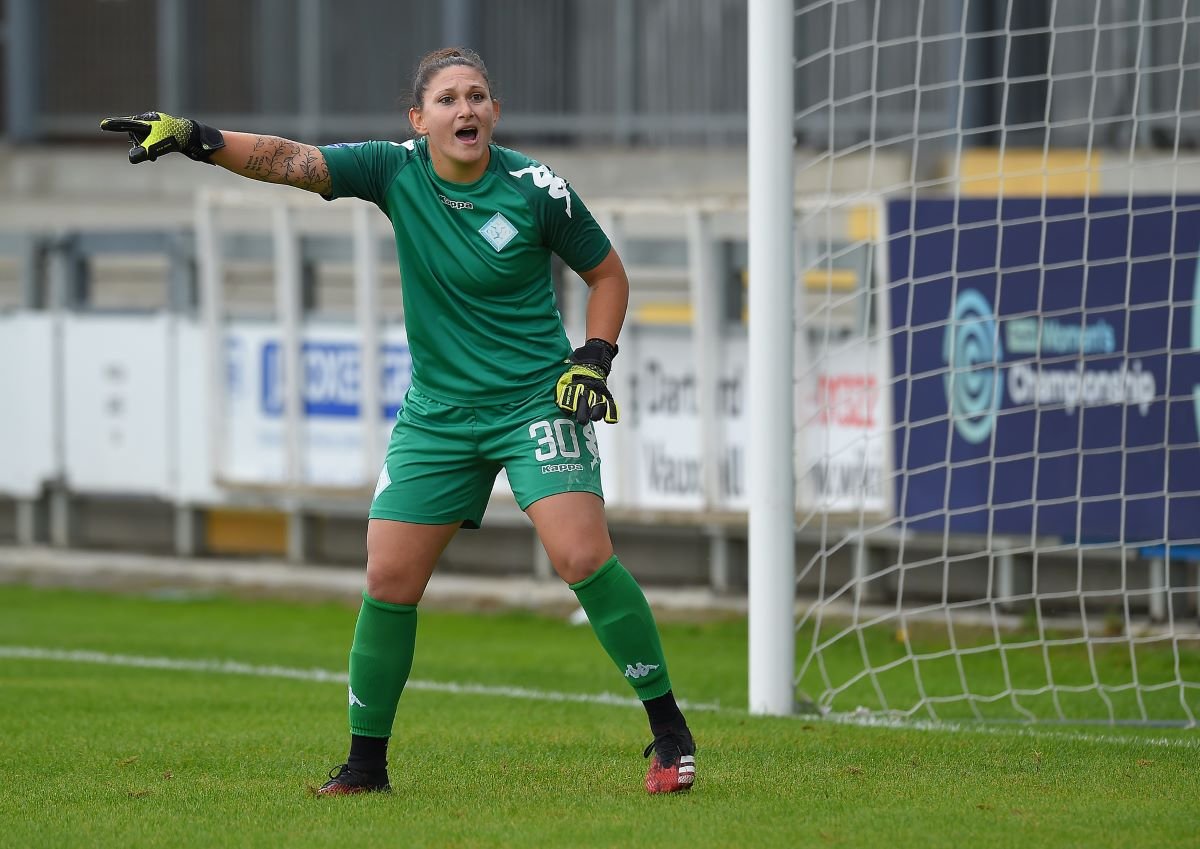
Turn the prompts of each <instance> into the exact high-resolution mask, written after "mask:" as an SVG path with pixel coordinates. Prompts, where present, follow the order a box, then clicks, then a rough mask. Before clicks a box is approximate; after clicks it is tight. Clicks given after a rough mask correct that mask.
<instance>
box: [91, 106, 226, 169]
mask: <svg viewBox="0 0 1200 849" xmlns="http://www.w3.org/2000/svg"><path fill="white" fill-rule="evenodd" d="M100 129H102V130H108V131H109V132H114V133H129V141H130V142H131V143H132V144H133V147H131V148H130V149H129V161H130V162H132V163H133V164H134V165H137V164H138V163H139V162H145V161H146V160H150V161H151V162H153V161H154V160H156V159H158V157H160V156H162V155H163V154H164V153H174V152H175V151H178V152H179V153H182V154H183V155H184V156H186V157H188V158H189V159H194V160H196V161H197V162H208V158H209V157H210V156H212V155H213V152H214V151H217V150H220V149H221V148H223V147H224V146H225V137H224V136H222V135H221V131H220V130H218V129H215V128H213V127H209V126H206V125H204V124H201V123H199V122H198V121H193V120H191V119H190V118H176V117H174V116H173V115H168V114H167V113H166V112H142V113H140V114H138V115H127V116H125V117H122V118H105V119H104V120H103V121H101V122H100Z"/></svg>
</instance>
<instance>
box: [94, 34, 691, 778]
mask: <svg viewBox="0 0 1200 849" xmlns="http://www.w3.org/2000/svg"><path fill="white" fill-rule="evenodd" d="M412 97H413V100H412V103H413V105H412V107H411V108H410V109H409V112H408V117H409V120H410V122H411V123H412V126H413V129H414V130H415V131H416V139H415V140H413V141H407V142H404V143H403V144H400V143H396V142H388V141H368V142H360V143H355V144H334V145H329V146H326V147H314V146H310V145H307V144H300V143H298V142H294V141H288V140H286V139H281V138H276V137H273V136H263V135H255V134H250V133H235V132H225V131H220V130H216V129H213V128H211V127H207V126H204V125H203V124H200V123H197V122H195V121H191V120H188V119H185V118H174V117H171V116H169V115H166V114H163V113H160V112H146V113H143V114H140V115H134V116H130V117H124V118H107V119H105V120H104V121H103V122H102V123H101V127H102V128H103V129H105V130H112V131H116V132H120V133H128V134H129V136H130V139H131V141H132V148H131V150H130V151H129V159H130V161H131V162H133V163H138V162H143V161H146V160H149V161H153V160H155V159H157V158H158V157H159V156H162V155H164V154H167V153H171V152H179V153H183V154H184V155H186V156H188V157H190V158H192V159H195V160H198V161H202V162H210V163H212V164H215V165H220V166H221V167H223V168H226V169H228V170H230V171H233V172H234V173H236V174H241V175H242V176H245V177H250V178H252V179H256V180H265V181H267V182H272V183H284V184H287V185H290V186H296V187H297V188H301V189H306V190H308V191H311V192H316V193H318V194H320V195H322V196H323V197H325V198H326V199H333V198H338V197H358V198H362V199H364V200H368V201H371V202H372V203H374V204H376V205H377V206H379V208H380V209H381V210H382V211H383V212H384V214H386V215H387V216H388V218H390V219H391V221H392V226H393V228H394V229H395V235H396V252H397V254H398V256H399V261H400V272H401V277H402V280H403V299H404V313H405V326H406V329H407V333H408V344H409V348H410V351H411V354H412V387H411V389H410V390H409V391H408V394H407V396H406V397H405V402H404V406H403V408H402V409H401V411H400V413H399V415H398V417H397V419H396V424H395V426H394V428H393V430H392V436H391V440H390V443H389V445H388V449H387V456H386V459H385V462H384V464H383V469H382V471H381V472H380V474H379V481H378V484H377V486H376V488H375V496H374V499H373V501H372V504H371V510H370V518H369V521H368V524H367V570H366V589H365V591H364V593H363V604H362V607H361V608H360V610H359V614H358V622H357V625H356V627H355V631H354V640H353V644H352V647H351V649H350V687H349V703H350V706H349V714H350V732H351V741H350V753H349V757H348V758H347V761H346V763H345V764H343V765H341V766H340V767H338V768H335V769H334V770H332V771H331V772H330V778H329V781H328V782H327V783H325V784H324V785H323V786H322V787H321V788H320V789H319V790H318V793H320V794H326V795H332V794H344V793H359V792H364V791H372V790H386V789H388V788H389V784H388V774H387V745H388V740H389V738H390V736H391V734H392V726H393V722H394V720H395V716H396V710H397V703H398V701H399V699H400V694H401V692H402V691H403V689H404V685H405V682H406V680H407V678H408V674H409V670H410V668H411V665H412V658H413V646H414V641H415V637H416V627H417V604H418V602H420V600H421V596H422V595H423V593H424V592H425V586H426V584H427V583H428V581H429V578H430V575H431V574H432V573H433V570H434V567H435V565H436V564H437V560H438V557H439V556H440V555H441V553H442V551H443V550H444V549H445V547H446V545H447V544H448V543H449V542H450V539H451V538H452V537H453V536H454V534H455V533H456V532H457V531H458V529H459V528H460V527H476V528H477V527H479V524H480V522H481V521H482V519H483V513H484V509H485V507H486V506H487V503H488V497H489V495H490V493H491V491H492V484H493V482H494V480H495V478H496V475H497V474H498V473H499V471H500V469H505V470H506V472H507V474H508V479H509V482H510V483H511V485H512V490H513V493H514V494H515V496H516V499H517V503H518V504H519V505H520V507H521V509H522V510H524V511H525V512H526V514H527V515H528V516H529V518H530V520H532V522H533V525H534V527H535V528H536V530H537V534H538V537H539V539H540V541H541V543H542V545H543V546H544V547H545V549H546V552H547V554H548V555H549V557H550V562H551V563H552V564H553V566H554V569H555V571H556V572H557V573H558V574H559V576H560V577H561V578H562V579H563V580H564V581H566V582H567V583H568V584H569V585H570V587H571V589H572V590H574V592H575V594H576V596H577V597H578V599H579V603H580V605H581V606H582V607H583V609H584V611H585V612H586V613H587V615H588V619H589V621H590V622H591V624H592V627H593V629H594V630H595V632H596V636H597V637H598V638H599V640H600V643H601V645H602V646H603V647H604V649H605V651H607V652H608V654H609V656H610V657H611V658H612V659H613V661H614V662H615V663H616V665H617V668H618V670H619V671H620V672H621V673H622V674H623V675H624V676H625V678H626V680H627V681H628V682H629V684H630V685H631V686H632V687H633V689H634V690H635V691H636V693H637V695H638V697H639V699H641V701H642V704H643V705H644V706H645V708H646V713H647V715H648V718H649V723H650V730H651V733H652V734H653V738H654V739H653V742H652V743H651V744H650V745H649V746H648V747H647V748H646V751H645V753H644V754H645V756H646V757H651V756H653V757H652V759H651V761H650V768H649V771H648V773H647V775H646V780H645V787H646V790H647V791H648V792H650V793H664V792H671V791H676V790H686V789H688V788H689V787H691V785H692V783H693V781H694V778H695V762H694V754H695V744H694V743H693V741H692V735H691V732H690V731H689V730H688V727H687V723H686V722H685V721H684V717H683V714H682V713H681V712H680V710H679V707H678V705H677V704H676V702H675V697H674V695H673V693H672V690H671V682H670V679H669V678H668V676H667V663H666V660H665V658H664V657H663V650H662V646H661V644H660V640H659V635H658V628H657V625H656V624H655V621H654V617H653V615H652V613H651V611H650V607H649V605H648V604H647V603H646V598H645V595H644V594H643V593H642V590H641V588H640V587H639V586H638V584H637V583H636V581H635V580H634V579H633V577H632V576H631V575H630V574H629V572H627V571H626V570H625V567H624V566H622V565H621V562H620V561H619V560H618V559H617V557H616V555H615V554H614V553H613V546H612V541H611V539H610V537H609V531H608V524H607V520H606V518H605V513H604V502H603V492H602V490H601V487H600V455H599V453H598V449H597V445H596V434H595V432H594V430H593V428H594V426H595V424H596V423H597V422H607V423H610V424H615V423H616V422H617V420H618V410H617V404H616V402H615V400H614V399H613V396H612V393H611V392H610V391H609V389H608V387H607V385H606V381H607V378H608V375H609V369H610V368H611V366H612V361H613V358H614V357H615V356H616V355H617V335H618V333H619V332H620V330H621V325H622V323H623V321H624V318H625V311H626V307H627V305H628V300H629V281H628V279H627V277H626V275H625V270H624V267H623V266H622V264H621V260H620V258H619V257H618V256H617V253H616V251H614V250H613V248H612V246H611V245H610V244H609V241H608V238H607V237H606V236H605V235H604V232H603V231H602V230H601V229H600V227H599V226H598V225H597V224H596V222H595V220H594V219H593V218H592V216H591V214H590V213H589V212H588V210H587V207H585V206H584V204H583V203H582V201H580V199H579V197H578V196H577V195H576V194H575V192H574V190H572V189H571V187H570V186H569V185H568V184H567V183H566V182H565V181H564V180H562V179H561V178H560V177H557V176H556V175H555V174H554V173H553V172H552V171H550V170H549V169H548V168H546V167H545V166H543V165H541V164H539V163H537V162H534V161H533V160H531V159H529V158H528V157H527V156H524V155H522V154H520V153H518V152H516V151H514V150H509V149H507V148H503V147H499V146H497V145H495V144H492V143H491V139H492V130H493V128H494V127H495V124H496V122H497V120H498V119H499V117H500V103H499V101H497V100H496V99H495V98H494V97H493V96H492V89H491V83H490V80H489V78H488V73H487V69H486V68H485V66H484V64H483V61H482V60H481V59H480V58H479V56H478V55H477V54H475V53H474V52H472V51H470V50H466V49H454V48H451V49H445V50H439V51H436V52H434V53H430V54H429V55H427V56H425V57H424V58H423V59H422V60H421V62H420V64H419V66H418V68H417V71H416V75H415V78H414V81H413V92H412ZM551 254H557V255H558V256H559V257H561V258H562V259H563V260H564V261H565V262H566V263H567V265H569V266H570V267H571V268H572V269H574V270H575V271H576V272H577V273H578V274H579V275H580V276H581V277H582V278H583V279H584V281H585V282H586V283H587V285H588V288H589V297H588V305H587V340H586V342H585V343H584V344H583V345H582V346H580V347H578V348H576V349H575V350H574V351H572V350H571V346H570V344H569V343H568V341H567V336H566V333H565V331H564V329H563V325H562V319H561V317H560V315H559V313H558V309H557V306H556V304H555V298H554V288H553V279H552V275H551ZM541 683H543V684H544V685H545V686H546V687H547V688H549V689H555V672H554V670H553V669H547V670H546V672H545V678H544V680H543V681H542V682H541Z"/></svg>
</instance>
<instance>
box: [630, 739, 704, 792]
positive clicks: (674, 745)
mask: <svg viewBox="0 0 1200 849" xmlns="http://www.w3.org/2000/svg"><path fill="white" fill-rule="evenodd" d="M651 752H653V753H654V757H653V758H652V759H651V760H650V771H649V772H647V773H646V792H647V793H674V792H676V791H679V790H689V789H691V786H692V785H693V784H694V783H695V782H696V743H695V742H694V741H693V740H692V732H691V731H689V730H688V727H687V726H686V725H682V726H679V727H678V728H673V729H671V730H670V731H665V732H663V733H662V734H655V735H654V742H653V743H651V744H650V745H649V746H647V747H646V751H644V752H642V757H646V758H649V757H650V754H651Z"/></svg>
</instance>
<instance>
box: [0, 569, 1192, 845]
mask: <svg viewBox="0 0 1200 849" xmlns="http://www.w3.org/2000/svg"><path fill="white" fill-rule="evenodd" d="M354 617H355V609H354V608H353V607H352V606H348V605H344V604H332V603H327V604H316V603H284V602H277V601H263V600H256V601H247V600H237V599H229V598H196V597H192V598H188V597H175V598H165V597H158V598H156V597H151V596H118V595H106V594H95V593H80V592H69V591H61V590H41V589H31V588H25V587H0V753H2V755H3V762H4V764H5V780H4V783H5V790H4V791H3V792H0V824H3V827H2V828H0V846H4V847H7V846H13V847H18V846H20V847H26V846H46V847H60V846H61V847H74V846H89V847H108V846H111V847H138V846H166V847H213V846H220V847H236V846H246V847H273V846H279V847H285V846H286V847H322V846H331V847H332V846H336V847H367V846H392V845H396V846H406V847H407V846H438V847H447V846H463V847H469V846H470V847H473V846H514V847H515V846H519V847H542V846H547V847H549V846H554V847H557V846H572V847H573V846H580V847H591V846H613V847H619V846H646V845H664V844H669V845H683V846H693V847H699V846H753V847H769V846H788V847H796V846H844V847H876V846H878V847H888V849H895V847H898V846H924V847H930V846H946V847H962V846H970V847H972V849H980V847H989V846H1014V847H1015V846H1021V847H1026V846H1089V847H1104V846H1113V847H1123V846H1130V845H1135V844H1136V845H1146V846H1155V847H1171V846H1194V845H1195V841H1196V824H1197V816H1196V804H1197V802H1196V800H1197V798H1200V777H1198V776H1200V769H1198V764H1200V742H1198V741H1197V740H1196V739H1195V736H1194V732H1193V731H1187V730H1179V729H1176V730H1170V729H1168V730H1164V729H1146V730H1137V729H1127V728H1116V729H1112V728H1107V727H1100V728H1097V727H1086V728H1066V727H1062V726H1054V727H1043V726H1036V727H1034V728H1027V727H1015V726H994V725H993V726H988V727H986V728H981V729H975V728H970V727H958V728H949V729H946V730H922V729H917V728H884V727H860V726H855V725H846V724H837V723H833V722H828V721H822V720H813V719H805V718H789V719H779V718H763V717H752V716H749V715H747V714H746V713H745V712H744V706H745V701H746V680H745V679H746V672H745V667H746V623H745V622H744V621H739V620H726V621H711V622H705V623H700V624H683V623H674V622H666V623H664V624H663V628H662V632H663V641H664V644H665V646H666V649H667V656H668V660H669V662H670V663H671V669H672V679H673V681H674V683H675V686H676V690H677V692H678V693H679V695H680V696H681V697H683V698H685V699H687V700H689V701H691V702H694V703H697V704H701V705H704V706H706V707H708V708H712V707H713V706H716V705H719V706H720V708H719V709H715V710H714V709H704V710H693V711H692V712H691V713H690V715H689V719H690V723H691V725H692V729H693V731H694V732H695V734H696V738H697V743H698V746H699V751H698V756H697V762H698V778H697V784H696V787H695V789H694V790H693V791H692V792H690V793H688V794H679V795H674V796H668V797H650V796H647V795H646V794H645V792H644V791H643V790H642V787H641V780H642V776H643V775H644V772H645V761H643V760H642V758H641V749H642V747H643V746H644V745H645V744H646V743H647V742H648V741H649V734H648V731H647V729H646V725H645V719H644V714H643V713H642V711H641V710H640V709H639V708H638V707H637V705H636V704H627V703H616V704H604V703H591V702H580V701H562V700H559V701H555V700H550V699H546V698H536V697H529V695H530V694H528V693H527V694H526V695H525V696H520V695H519V694H516V693H514V690H515V689H518V688H519V689H524V690H526V691H543V692H544V691H556V692H559V693H566V694H577V695H578V694H590V695H596V694H604V693H608V694H612V695H615V696H619V697H621V698H623V699H624V698H627V697H628V696H629V694H630V691H629V690H628V688H627V687H625V686H624V683H623V681H622V679H621V678H620V676H619V674H618V673H617V672H616V671H615V670H614V669H613V668H612V667H611V665H610V663H609V661H608V659H607V658H606V657H605V656H604V655H603V653H602V651H601V649H600V648H599V646H598V645H597V644H596V642H595V640H594V638H593V637H592V635H591V633H590V631H589V630H588V629H587V628H586V627H583V628H580V627H574V626H571V625H569V624H567V623H566V622H564V621H561V620H555V619H549V618H541V617H537V616H534V615H530V614H511V613H504V614H500V613H495V614H487V615H483V614H480V615H466V614H452V613H445V612H436V611H430V612H422V618H421V625H420V630H419V633H418V640H417V659H416V663H415V665H414V668H413V679H414V681H416V682H422V683H423V685H424V686H422V687H420V688H418V687H414V688H412V689H410V690H409V691H408V692H406V693H405V695H404V697H403V699H402V700H401V706H400V714H399V718H398V720H397V723H396V733H395V736H394V737H393V739H392V744H391V776H392V784H393V787H394V788H395V790H394V792H393V793H391V794H380V795H372V796H369V797H352V798H339V799H319V798H315V797H313V796H312V795H311V793H310V790H309V788H310V787H311V786H313V785H316V784H319V783H320V782H321V781H322V780H323V778H324V775H325V772H326V771H327V770H328V769H329V768H330V767H332V766H334V765H336V764H338V763H340V761H341V759H342V757H343V755H344V753H345V747H346V741H347V738H346V730H345V722H346V718H345V714H346V707H345V705H346V696H345V685H344V683H340V682H339V681H338V680H337V676H338V675H340V674H342V673H343V671H344V669H345V659H346V651H347V649H348V643H349V639H350V636H351V632H352V628H353V623H354ZM18 646H22V647H27V648H32V649H37V650H38V651H39V652H42V653H43V656H44V657H45V656H50V655H47V654H46V653H48V652H54V651H58V652H74V651H88V652H94V653H97V654H96V655H94V656H93V657H92V659H90V660H75V661H67V660H50V659H38V658H36V657H34V658H31V657H25V658H22V657H16V656H14V651H13V648H14V647H18ZM879 650H880V651H888V650H891V649H888V648H886V647H885V646H882V645H881V646H880V647H879ZM116 655H119V656H122V657H123V658H126V660H125V661H123V662H122V663H100V662H96V661H97V660H99V659H104V658H108V659H110V660H111V659H112V656H116ZM147 657H149V658H165V659H169V660H170V661H172V662H191V663H194V664H195V665H194V666H192V667H187V666H186V663H184V664H181V665H182V666H183V668H154V667H153V666H149V667H146V666H141V667H139V666H131V665H123V664H128V663H132V662H134V661H132V660H129V658H147ZM213 660H217V661H224V660H232V661H236V662H238V663H240V664H243V665H244V666H242V667H239V668H240V669H242V670H243V671H246V672H255V673H256V674H236V672H235V671H215V670H213V669H211V668H209V667H206V666H204V665H202V664H201V663H200V662H202V661H213ZM266 667H276V668H282V669H284V670H288V669H291V670H312V669H316V670H327V671H329V672H330V673H333V674H332V675H330V676H326V680H319V678H320V676H319V675H314V676H312V678H311V679H306V678H304V677H298V678H287V677H281V675H286V674H288V673H286V671H285V672H278V670H277V674H265V673H264V671H263V670H264V668H266ZM451 685H458V688H459V691H454V690H453V688H452V687H451ZM472 688H473V689H472ZM463 690H465V691H463ZM533 695H534V696H536V694H533Z"/></svg>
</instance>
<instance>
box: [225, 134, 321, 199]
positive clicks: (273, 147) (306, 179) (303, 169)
mask: <svg viewBox="0 0 1200 849" xmlns="http://www.w3.org/2000/svg"><path fill="white" fill-rule="evenodd" d="M242 174H244V175H245V176H247V177H251V178H253V179H255V180H262V181H264V182H267V183H284V184H286V185H289V186H295V187H296V188H298V189H307V190H308V191H310V192H317V193H318V194H329V191H330V189H331V188H332V187H333V184H332V182H331V180H330V179H329V168H328V167H327V166H326V165H325V157H324V156H322V155H321V152H320V151H319V150H317V149H316V148H315V147H313V146H312V145H308V144H300V143H299V142H294V141H288V140H287V139H281V138H279V137H277V136H258V137H257V138H256V139H255V140H254V148H253V150H252V151H251V152H250V157H249V158H248V159H247V160H246V164H245V165H243V166H242Z"/></svg>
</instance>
